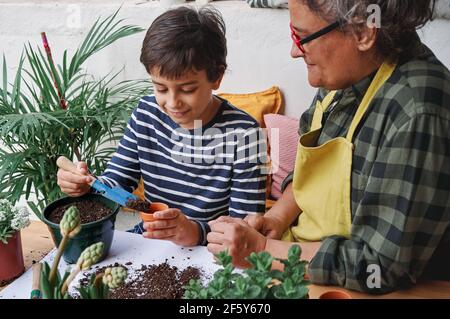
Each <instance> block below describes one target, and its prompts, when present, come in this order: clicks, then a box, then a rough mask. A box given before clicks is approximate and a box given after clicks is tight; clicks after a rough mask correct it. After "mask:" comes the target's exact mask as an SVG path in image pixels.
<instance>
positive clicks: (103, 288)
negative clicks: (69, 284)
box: [78, 267, 128, 299]
mask: <svg viewBox="0 0 450 319" xmlns="http://www.w3.org/2000/svg"><path fill="white" fill-rule="evenodd" d="M127 275H128V274H127V270H126V269H125V268H123V267H113V268H106V269H105V271H104V272H103V273H100V274H98V275H95V274H92V276H91V278H90V280H89V284H88V285H87V286H86V287H79V288H78V292H79V293H80V296H81V298H83V299H107V298H108V297H109V290H110V289H114V288H117V287H119V285H120V284H121V283H123V282H124V281H125V279H126V278H127Z"/></svg>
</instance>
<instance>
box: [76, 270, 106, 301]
mask: <svg viewBox="0 0 450 319" xmlns="http://www.w3.org/2000/svg"><path fill="white" fill-rule="evenodd" d="M98 278H99V276H98V275H97V276H96V275H95V274H92V275H91V278H90V280H89V284H88V285H87V286H86V287H79V288H77V290H78V292H79V293H80V296H81V298H82V299H107V298H108V296H109V287H108V285H105V284H104V283H103V282H102V281H101V280H99V279H98Z"/></svg>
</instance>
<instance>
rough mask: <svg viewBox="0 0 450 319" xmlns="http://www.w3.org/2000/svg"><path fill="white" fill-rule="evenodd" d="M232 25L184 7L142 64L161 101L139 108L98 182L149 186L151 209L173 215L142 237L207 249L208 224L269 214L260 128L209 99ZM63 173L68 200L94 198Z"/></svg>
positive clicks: (159, 32)
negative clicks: (156, 205) (157, 205)
mask: <svg viewBox="0 0 450 319" xmlns="http://www.w3.org/2000/svg"><path fill="white" fill-rule="evenodd" d="M226 54H227V49H226V39H225V25H224V22H223V20H222V18H221V16H220V14H219V13H218V12H217V11H215V10H212V9H209V8H202V9H200V10H199V11H196V10H194V9H191V8H186V7H179V8H177V9H173V10H169V11H167V12H165V13H163V14H162V15H161V16H159V17H158V18H157V19H156V20H155V21H154V22H153V23H152V25H151V26H150V28H149V30H148V31H147V34H146V36H145V39H144V42H143V46H142V51H141V62H142V63H143V65H144V66H145V68H146V70H147V72H148V73H149V74H150V76H151V78H152V81H153V84H154V87H155V95H154V96H146V97H144V98H142V100H141V101H140V103H139V105H138V107H137V109H135V111H134V112H133V114H132V116H131V119H130V121H129V124H128V126H127V129H126V131H125V135H124V137H123V138H122V140H121V141H120V143H119V146H118V149H117V152H116V154H115V155H114V156H113V158H112V159H111V161H110V162H109V164H108V167H107V169H106V171H105V172H104V174H103V175H102V176H101V177H100V179H101V180H102V181H103V182H104V183H106V184H108V185H109V186H117V185H120V186H121V187H123V188H124V189H126V190H128V191H133V190H134V189H135V188H136V187H137V185H138V182H139V180H140V178H143V180H144V186H145V197H146V200H147V201H150V202H152V201H158V202H164V203H166V204H168V205H169V207H171V208H170V209H168V210H165V211H160V212H157V213H155V214H154V217H155V218H156V220H155V221H154V222H149V223H144V224H142V223H141V224H140V225H137V226H136V227H135V232H136V233H143V236H144V237H147V238H153V239H165V240H170V241H172V242H174V243H176V244H178V245H182V246H194V245H205V244H206V235H207V233H208V232H209V226H208V224H207V223H208V221H211V220H213V219H216V218H217V217H219V216H222V215H230V216H232V217H239V218H243V217H245V216H246V215H247V213H249V212H251V213H263V212H264V209H265V188H266V187H265V184H266V176H265V172H264V169H265V166H264V165H263V163H264V162H265V156H266V146H265V139H264V137H263V134H261V132H260V130H259V128H258V124H257V122H256V121H255V120H254V119H253V118H252V117H250V116H249V115H248V114H246V113H245V112H243V111H240V110H238V109H237V108H235V107H234V106H232V105H230V104H229V103H228V102H227V101H225V100H223V99H220V98H219V97H217V96H215V95H213V94H212V91H213V90H217V89H218V88H219V86H220V83H221V80H222V77H223V74H224V72H225V69H226V66H227V64H226ZM78 167H79V170H80V172H81V173H83V174H84V175H86V177H79V176H76V175H74V174H71V173H70V172H67V171H63V170H59V171H58V185H60V187H61V190H62V191H63V192H65V193H67V194H68V195H69V196H81V195H83V194H85V193H87V192H89V191H90V189H89V185H87V183H88V182H89V181H90V180H91V178H92V177H90V176H89V175H87V167H86V164H84V163H79V164H78Z"/></svg>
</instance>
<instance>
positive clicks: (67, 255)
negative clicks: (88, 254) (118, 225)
mask: <svg viewBox="0 0 450 319" xmlns="http://www.w3.org/2000/svg"><path fill="white" fill-rule="evenodd" d="M81 201H95V202H100V203H102V204H103V205H104V206H106V207H108V208H109V209H111V214H109V215H108V216H106V217H104V218H103V219H100V220H97V221H95V222H92V223H87V224H82V225H81V230H80V232H79V233H78V234H77V235H76V236H75V237H73V238H71V239H70V240H69V242H68V243H67V246H66V249H65V250H64V254H63V258H64V260H65V261H66V262H67V263H68V264H74V263H76V262H77V260H78V257H80V255H81V253H82V252H83V250H84V249H85V248H87V247H89V246H90V245H92V244H95V243H97V242H100V241H102V242H103V243H104V244H105V250H104V253H103V256H102V258H101V260H103V259H105V257H106V256H107V255H108V253H109V250H110V248H111V244H112V240H113V236H114V225H115V222H116V215H117V213H118V212H119V209H120V206H119V205H118V204H116V203H114V202H113V201H111V200H109V199H107V198H105V197H103V196H101V195H97V194H86V195H84V196H80V197H64V198H61V199H58V200H56V201H54V202H52V203H50V204H49V205H48V206H47V207H45V209H44V213H43V221H44V223H46V224H47V226H48V229H49V230H50V233H51V235H52V238H53V242H54V243H55V246H56V247H58V246H59V243H60V242H61V239H62V236H61V233H60V230H59V224H55V223H53V222H51V221H50V220H49V219H48V215H49V214H50V213H51V212H52V211H53V210H54V209H56V208H57V207H59V206H65V205H68V204H71V203H76V202H81Z"/></svg>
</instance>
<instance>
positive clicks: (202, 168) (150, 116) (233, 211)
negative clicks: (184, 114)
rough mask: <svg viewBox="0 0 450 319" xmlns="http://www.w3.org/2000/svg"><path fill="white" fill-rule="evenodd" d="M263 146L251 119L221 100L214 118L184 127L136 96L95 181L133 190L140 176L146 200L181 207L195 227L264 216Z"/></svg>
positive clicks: (203, 234)
mask: <svg viewBox="0 0 450 319" xmlns="http://www.w3.org/2000/svg"><path fill="white" fill-rule="evenodd" d="M266 155H267V146H266V140H265V136H264V134H263V132H262V131H261V129H260V128H259V126H258V123H257V122H256V121H255V120H254V119H253V118H252V117H251V116H250V115H248V114H247V113H245V112H243V111H241V110H239V109H237V108H236V107H234V106H232V105H231V104H230V103H229V102H227V101H225V100H223V102H222V104H221V106H220V108H219V111H218V112H217V114H216V115H215V117H214V118H213V119H212V120H211V121H210V122H209V123H207V124H206V125H203V126H202V127H201V128H200V129H195V130H187V129H183V128H181V127H180V126H179V125H178V124H177V123H175V122H174V121H172V119H171V118H170V117H169V116H168V115H167V114H166V113H165V112H164V111H162V109H161V108H160V107H159V105H158V104H157V102H156V99H155V97H154V96H153V95H152V96H146V97H144V98H142V99H141V101H140V103H139V105H138V107H137V108H136V109H135V110H134V112H133V114H132V116H131V119H130V121H129V123H128V126H127V128H126V130H125V134H124V136H123V138H122V139H121V141H120V143H119V146H118V149H117V151H116V153H115V154H114V156H113V158H112V159H111V161H110V162H109V163H108V167H107V169H106V170H105V172H104V174H103V175H102V177H101V179H102V180H103V181H104V182H105V183H106V184H109V185H110V186H121V187H123V188H124V189H126V190H127V191H130V192H131V191H133V190H134V189H135V188H136V187H137V186H138V183H139V180H140V178H142V179H143V180H144V186H145V187H144V188H145V198H146V200H147V201H150V202H154V201H155V202H156V201H157V202H163V203H166V204H167V205H169V207H171V208H178V209H180V210H181V211H182V212H183V213H184V214H185V215H186V216H187V217H188V218H190V219H192V220H194V221H196V222H197V223H198V224H199V226H200V227H201V230H202V232H201V239H200V242H199V244H202V245H204V244H206V234H207V232H208V231H209V227H208V225H207V222H208V221H211V220H213V219H216V218H217V217H219V216H221V215H230V216H232V217H240V218H243V217H245V216H246V215H247V214H248V213H263V212H264V210H265V192H266V177H267V175H266V173H265V169H266V167H267V166H266V165H265V163H266V161H267V158H266Z"/></svg>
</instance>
